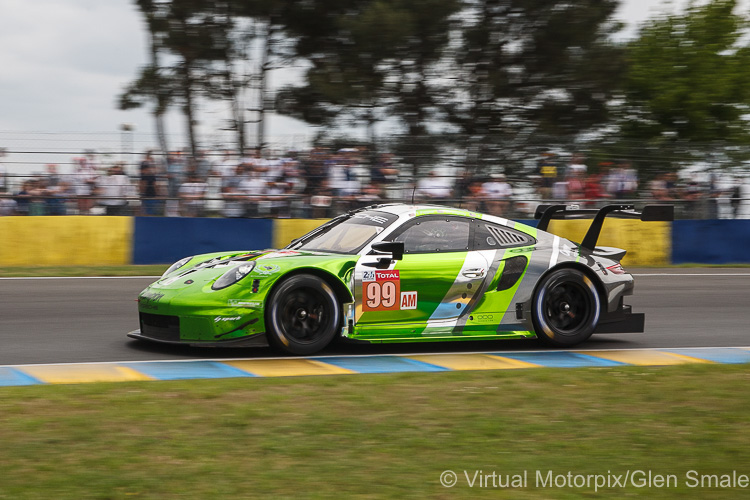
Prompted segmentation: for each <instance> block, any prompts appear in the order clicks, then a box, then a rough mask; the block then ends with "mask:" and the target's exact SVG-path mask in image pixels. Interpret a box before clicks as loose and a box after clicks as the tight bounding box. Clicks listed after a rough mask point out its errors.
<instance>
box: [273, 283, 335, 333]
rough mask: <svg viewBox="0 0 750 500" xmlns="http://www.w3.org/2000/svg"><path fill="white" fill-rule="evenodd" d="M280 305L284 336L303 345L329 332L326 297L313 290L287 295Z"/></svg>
mask: <svg viewBox="0 0 750 500" xmlns="http://www.w3.org/2000/svg"><path fill="white" fill-rule="evenodd" d="M280 302H281V303H280V305H279V309H278V311H279V316H278V317H279V323H280V326H281V329H282V331H283V333H284V335H285V336H286V337H287V338H291V339H293V340H294V341H296V342H298V343H302V344H309V343H312V342H315V341H316V340H317V339H319V338H320V337H321V336H322V335H323V334H324V333H325V332H326V330H327V328H326V327H327V323H328V316H329V315H328V314H327V310H326V309H327V304H326V297H325V296H324V295H323V294H321V293H319V292H318V291H316V290H313V289H311V288H297V289H295V290H291V291H290V292H288V293H286V294H285V295H284V297H283V298H282V299H281V301H280Z"/></svg>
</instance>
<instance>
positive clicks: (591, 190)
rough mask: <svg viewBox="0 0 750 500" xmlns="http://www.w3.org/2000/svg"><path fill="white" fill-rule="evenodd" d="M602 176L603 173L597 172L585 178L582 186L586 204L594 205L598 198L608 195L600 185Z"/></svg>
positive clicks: (602, 179) (602, 180)
mask: <svg viewBox="0 0 750 500" xmlns="http://www.w3.org/2000/svg"><path fill="white" fill-rule="evenodd" d="M604 176H605V174H604V173H603V172H600V173H598V174H591V175H589V176H588V177H587V178H586V182H585V183H584V186H583V197H584V198H585V199H586V200H587V201H586V205H587V206H590V207H593V206H596V204H597V202H598V201H599V200H601V199H602V198H607V197H608V196H609V195H608V194H607V193H606V191H605V190H604V187H603V186H602V184H603V182H604Z"/></svg>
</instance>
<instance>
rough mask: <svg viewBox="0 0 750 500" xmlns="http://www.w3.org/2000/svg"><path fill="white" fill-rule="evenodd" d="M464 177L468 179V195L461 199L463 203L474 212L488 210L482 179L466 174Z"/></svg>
mask: <svg viewBox="0 0 750 500" xmlns="http://www.w3.org/2000/svg"><path fill="white" fill-rule="evenodd" d="M464 179H465V181H466V195H465V196H464V197H463V198H462V200H461V202H462V205H463V206H464V207H466V210H471V211H472V212H486V211H487V209H486V208H485V206H484V203H485V195H484V190H483V189H482V181H481V180H479V179H477V178H475V177H472V176H465V177H464Z"/></svg>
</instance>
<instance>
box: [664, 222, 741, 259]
mask: <svg viewBox="0 0 750 500" xmlns="http://www.w3.org/2000/svg"><path fill="white" fill-rule="evenodd" d="M672 263H673V264H685V263H699V264H741V263H750V220H723V219H721V220H676V221H674V222H673V223H672Z"/></svg>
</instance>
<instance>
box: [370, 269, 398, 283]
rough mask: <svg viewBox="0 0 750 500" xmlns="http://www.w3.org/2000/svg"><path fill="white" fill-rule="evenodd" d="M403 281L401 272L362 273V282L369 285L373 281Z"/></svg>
mask: <svg viewBox="0 0 750 500" xmlns="http://www.w3.org/2000/svg"><path fill="white" fill-rule="evenodd" d="M399 279H401V276H400V275H399V272H398V271H396V270H393V271H365V272H364V273H362V281H363V282H365V283H369V282H371V281H396V280H399Z"/></svg>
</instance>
